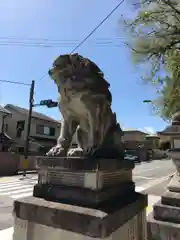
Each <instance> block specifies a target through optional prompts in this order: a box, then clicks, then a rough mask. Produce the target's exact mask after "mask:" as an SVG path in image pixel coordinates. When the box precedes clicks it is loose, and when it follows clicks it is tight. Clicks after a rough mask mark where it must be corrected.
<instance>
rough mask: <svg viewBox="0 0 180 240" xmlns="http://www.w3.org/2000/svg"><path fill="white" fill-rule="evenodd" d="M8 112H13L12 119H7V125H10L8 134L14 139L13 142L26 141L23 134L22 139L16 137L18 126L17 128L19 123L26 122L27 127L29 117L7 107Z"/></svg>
mask: <svg viewBox="0 0 180 240" xmlns="http://www.w3.org/2000/svg"><path fill="white" fill-rule="evenodd" d="M6 109H7V110H9V111H10V112H11V114H12V115H11V117H7V118H5V123H6V124H8V130H7V134H8V135H9V136H10V137H11V138H12V139H13V140H17V141H19V140H24V139H25V134H24V133H22V137H21V138H17V137H16V126H17V122H18V121H25V126H26V122H27V117H26V116H24V115H22V114H20V113H19V112H17V111H15V110H13V109H11V108H8V107H6Z"/></svg>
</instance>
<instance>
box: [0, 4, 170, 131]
mask: <svg viewBox="0 0 180 240" xmlns="http://www.w3.org/2000/svg"><path fill="white" fill-rule="evenodd" d="M118 2H120V1H119V0H111V1H109V0H98V1H97V0H91V1H84V0H53V1H50V0H39V1H37V0H31V1H23V0H19V1H16V0H6V1H2V3H1V15H0V22H1V31H0V53H1V54H0V62H1V64H0V70H1V71H0V73H1V74H0V79H5V80H9V81H23V82H26V83H30V82H31V80H32V79H34V80H35V81H36V90H35V101H36V102H37V103H38V102H39V101H40V100H42V99H49V98H52V99H54V100H56V99H57V97H58V94H57V89H56V86H55V84H54V83H53V81H52V80H51V79H50V78H49V77H48V75H47V71H48V69H49V68H50V67H51V64H52V62H53V60H54V59H55V58H56V57H57V56H58V55H60V54H64V53H69V52H71V50H72V49H73V48H74V47H75V46H76V44H77V43H79V42H80V41H81V40H82V39H83V38H84V37H85V36H86V35H87V34H88V33H89V32H90V31H91V30H92V29H93V28H94V27H95V26H96V25H97V24H98V23H99V22H100V21H101V20H102V19H103V18H104V17H105V16H106V15H107V14H108V13H109V12H110V11H111V10H112V9H113V8H114V7H115V6H116V5H117V4H118ZM130 11H131V10H130V7H129V6H128V5H127V4H125V3H123V4H122V5H121V7H119V9H118V10H117V11H116V12H115V13H114V14H113V15H112V16H111V17H110V18H109V19H108V20H107V21H106V22H105V23H104V24H103V25H102V26H101V27H100V28H99V29H98V30H97V32H96V33H95V34H93V36H92V37H91V38H90V39H89V40H88V41H87V42H86V43H84V44H83V45H82V46H81V47H80V48H79V49H78V52H79V53H80V54H82V55H84V56H86V57H88V58H90V59H92V60H93V61H95V62H96V63H97V64H98V65H99V67H100V68H101V69H102V70H103V71H104V73H105V77H106V79H107V80H108V81H109V83H110V84H111V91H112V94H113V110H114V111H116V113H117V118H118V121H119V122H120V124H122V126H123V127H125V128H138V129H144V128H149V130H151V129H154V130H161V129H163V128H164V127H165V125H166V123H165V122H164V121H163V120H161V119H160V118H158V117H155V116H154V115H153V113H152V112H151V110H150V108H149V107H148V105H147V104H144V103H143V100H144V99H153V98H154V97H155V93H154V89H152V88H150V87H148V86H145V85H143V84H142V82H141V80H140V76H141V72H140V71H137V69H135V68H134V67H133V65H132V62H131V55H130V51H129V50H128V49H126V47H125V46H124V45H123V41H124V40H125V39H124V33H123V32H122V28H121V26H120V23H119V19H120V18H121V15H122V14H125V15H130V14H131V12H130ZM5 37H17V38H19V39H20V40H18V41H20V42H22V43H24V42H25V41H26V39H27V38H38V39H41V40H34V42H41V43H42V42H43V43H45V42H44V40H43V39H45V38H46V39H49V40H53V39H56V40H59V42H61V44H60V46H58V47H24V46H22V44H21V46H13V45H12V41H14V39H5ZM23 39H25V40H23ZM100 39H103V41H104V39H106V40H107V41H109V43H108V44H106V45H105V46H102V44H101V40H100ZM66 40H67V41H66ZM16 41H17V39H16ZM8 42H9V43H8ZM10 42H11V43H10ZM64 42H66V43H65V44H64ZM4 43H5V45H4ZM51 43H52V41H51ZM51 43H50V44H51ZM62 43H63V44H62ZM67 43H68V44H67ZM6 44H7V45H6ZM46 45H47V44H46ZM117 45H118V46H117ZM44 75H45V77H44V78H42V79H41V77H42V76H44ZM28 97H29V89H28V87H25V86H19V85H13V84H7V83H6V84H5V83H0V103H2V104H6V103H13V104H16V105H19V106H22V107H28ZM36 110H37V111H40V112H42V113H45V114H48V115H49V116H53V117H55V118H56V119H58V118H60V114H59V112H58V109H47V108H45V107H40V108H37V109H36Z"/></svg>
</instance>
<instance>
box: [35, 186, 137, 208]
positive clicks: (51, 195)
mask: <svg viewBox="0 0 180 240" xmlns="http://www.w3.org/2000/svg"><path fill="white" fill-rule="evenodd" d="M134 191H135V184H134V182H126V183H123V184H121V185H117V186H113V187H109V188H104V189H102V190H99V191H93V190H91V189H87V188H78V187H67V186H63V185H61V186H57V185H49V184H37V185H35V186H34V191H33V196H34V197H39V198H44V199H46V200H49V201H58V202H63V203H67V204H73V205H74V204H76V205H81V206H88V207H89V206H90V207H92V206H93V205H98V204H100V203H101V202H104V201H107V200H108V199H110V198H113V197H115V196H116V195H119V196H121V197H122V198H123V197H124V196H128V197H131V195H133V194H134Z"/></svg>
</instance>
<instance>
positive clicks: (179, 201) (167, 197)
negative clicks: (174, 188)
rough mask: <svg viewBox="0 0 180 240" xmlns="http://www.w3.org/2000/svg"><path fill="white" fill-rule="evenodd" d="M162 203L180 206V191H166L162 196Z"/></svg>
mask: <svg viewBox="0 0 180 240" xmlns="http://www.w3.org/2000/svg"><path fill="white" fill-rule="evenodd" d="M161 203H162V204H165V205H170V206H176V207H180V192H171V191H166V192H165V193H164V195H163V196H162V198H161Z"/></svg>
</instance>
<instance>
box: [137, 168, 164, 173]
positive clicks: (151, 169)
mask: <svg viewBox="0 0 180 240" xmlns="http://www.w3.org/2000/svg"><path fill="white" fill-rule="evenodd" d="M156 169H162V167H154V168H146V169H142V170H140V169H137V170H139V171H136V170H134V172H135V173H144V172H148V171H153V170H156Z"/></svg>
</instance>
